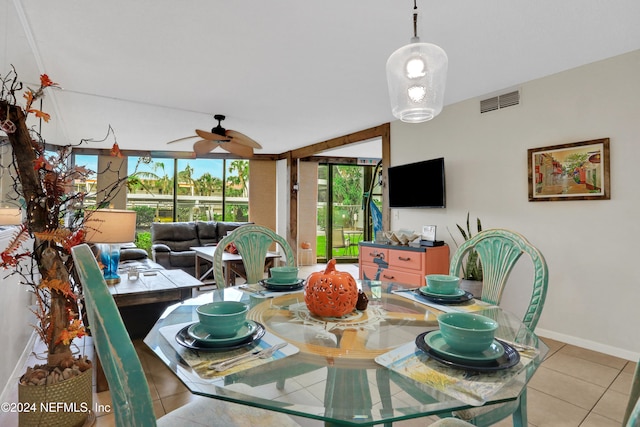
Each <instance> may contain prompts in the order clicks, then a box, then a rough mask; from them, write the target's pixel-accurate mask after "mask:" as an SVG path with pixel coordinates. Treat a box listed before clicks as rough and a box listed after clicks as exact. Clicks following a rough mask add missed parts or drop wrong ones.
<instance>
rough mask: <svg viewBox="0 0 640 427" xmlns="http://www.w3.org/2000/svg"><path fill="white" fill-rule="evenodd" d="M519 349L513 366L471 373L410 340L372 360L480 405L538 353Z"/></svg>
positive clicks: (438, 390) (437, 389) (453, 395)
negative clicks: (517, 358)
mask: <svg viewBox="0 0 640 427" xmlns="http://www.w3.org/2000/svg"><path fill="white" fill-rule="evenodd" d="M518 351H519V353H520V362H519V363H518V364H517V365H516V366H514V367H513V368H509V369H504V370H501V371H496V372H490V373H473V372H469V371H464V370H461V369H455V368H450V367H447V366H445V365H443V364H441V363H440V362H438V361H436V360H434V359H432V358H430V357H429V356H428V355H427V354H426V353H424V352H423V351H421V350H420V349H418V347H416V345H415V343H413V342H411V343H407V344H405V345H402V346H400V347H398V348H395V349H394V350H391V351H389V352H387V353H384V354H381V355H380V356H378V357H376V358H375V361H376V362H377V363H378V364H380V365H382V366H385V367H386V368H388V369H391V370H393V371H394V372H396V373H398V374H400V375H403V376H405V377H408V378H411V379H412V380H414V381H417V382H419V383H422V384H425V385H427V386H429V387H430V388H432V389H434V390H436V391H437V392H441V393H444V394H446V395H448V396H451V397H453V398H455V399H457V400H460V401H461V402H464V403H466V404H469V405H473V406H481V405H483V404H484V403H486V401H487V400H488V399H489V398H490V397H491V396H494V395H495V394H496V393H498V392H499V391H500V390H501V389H502V388H503V387H505V386H506V385H508V384H509V382H510V381H511V380H513V379H514V378H515V377H516V376H517V375H518V374H519V373H520V372H522V370H523V369H525V368H526V367H527V365H528V364H529V363H531V361H532V360H533V359H534V358H535V357H536V355H537V354H538V350H537V349H534V348H527V349H526V350H521V349H520V348H518ZM436 397H437V396H436Z"/></svg>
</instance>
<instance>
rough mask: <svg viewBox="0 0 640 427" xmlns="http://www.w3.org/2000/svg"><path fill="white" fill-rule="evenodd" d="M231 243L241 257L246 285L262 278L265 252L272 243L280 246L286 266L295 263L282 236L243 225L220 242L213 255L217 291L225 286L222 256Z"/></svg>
mask: <svg viewBox="0 0 640 427" xmlns="http://www.w3.org/2000/svg"><path fill="white" fill-rule="evenodd" d="M231 243H233V244H235V246H236V248H237V249H238V253H239V254H240V255H241V256H242V263H243V264H244V269H245V273H246V275H247V283H258V281H260V280H262V279H263V278H264V264H265V260H266V257H267V252H268V251H269V248H270V247H271V245H272V244H273V243H277V244H278V245H280V247H281V248H282V250H283V251H284V256H285V259H286V265H288V266H291V267H293V266H295V262H296V261H295V258H294V257H293V250H292V249H291V246H289V243H287V241H286V240H285V239H284V238H283V237H282V236H279V235H278V234H276V233H274V232H273V231H272V230H271V229H269V228H267V227H263V226H261V225H243V226H242V227H238V228H236V229H235V230H233V231H232V232H231V233H229V234H228V235H227V236H225V237H224V238H223V239H222V240H220V241H219V242H218V245H217V246H216V250H215V252H214V253H213V278H214V279H215V281H216V284H217V285H218V289H221V288H224V287H225V286H226V283H225V280H224V271H223V261H222V255H223V253H224V251H225V249H226V248H227V246H229V244H231Z"/></svg>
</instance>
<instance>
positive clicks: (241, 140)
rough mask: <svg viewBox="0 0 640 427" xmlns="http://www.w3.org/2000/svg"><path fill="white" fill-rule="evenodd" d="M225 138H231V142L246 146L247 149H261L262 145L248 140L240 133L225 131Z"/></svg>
mask: <svg viewBox="0 0 640 427" xmlns="http://www.w3.org/2000/svg"><path fill="white" fill-rule="evenodd" d="M227 136H229V137H231V138H232V141H234V142H238V143H240V144H242V145H246V146H247V147H253V148H262V145H260V144H258V143H257V142H256V141H254V140H253V139H251V138H249V137H248V136H247V135H245V134H243V133H240V132H238V131H235V130H231V129H229V130H227Z"/></svg>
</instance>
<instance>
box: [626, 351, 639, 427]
mask: <svg viewBox="0 0 640 427" xmlns="http://www.w3.org/2000/svg"><path fill="white" fill-rule="evenodd" d="M622 425H623V426H625V427H640V360H639V361H638V363H637V364H636V371H635V374H634V375H633V382H632V383H631V394H630V395H629V403H628V404H627V410H626V411H625V413H624V419H623V422H622Z"/></svg>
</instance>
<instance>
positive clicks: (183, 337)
mask: <svg viewBox="0 0 640 427" xmlns="http://www.w3.org/2000/svg"><path fill="white" fill-rule="evenodd" d="M255 323H256V325H258V327H257V328H256V330H255V332H254V333H253V334H251V335H250V336H249V337H247V339H246V340H244V341H242V342H239V343H237V344H233V345H230V346H221V347H211V346H209V345H207V344H206V343H203V342H201V341H198V340H197V339H195V338H193V337H192V336H191V335H189V332H188V329H189V326H191V325H187V326H185V327H184V328H182V329H180V330H179V331H178V333H177V334H176V341H177V342H178V344H180V345H182V346H184V347H187V348H189V349H191V350H197V351H229V350H235V349H236V348H242V347H246V346H249V345H253V344H255V343H256V342H258V341H259V340H260V338H262V337H263V336H264V334H265V332H266V330H265V328H264V325H262V323H259V322H255Z"/></svg>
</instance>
